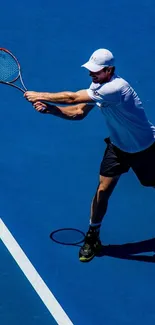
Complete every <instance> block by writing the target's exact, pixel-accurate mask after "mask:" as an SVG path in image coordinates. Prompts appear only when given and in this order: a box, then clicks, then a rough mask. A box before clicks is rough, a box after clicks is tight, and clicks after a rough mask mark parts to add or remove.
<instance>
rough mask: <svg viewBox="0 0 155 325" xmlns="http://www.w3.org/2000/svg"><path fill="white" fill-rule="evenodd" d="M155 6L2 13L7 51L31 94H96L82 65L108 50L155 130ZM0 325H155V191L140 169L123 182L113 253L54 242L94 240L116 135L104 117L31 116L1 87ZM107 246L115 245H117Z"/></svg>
mask: <svg viewBox="0 0 155 325" xmlns="http://www.w3.org/2000/svg"><path fill="white" fill-rule="evenodd" d="M154 34H155V4H154V1H153V0H147V1H145V0H142V1H140V0H130V1H128V0H118V1H100V0H99V1H98V2H94V1H92V0H90V1H88V0H85V1H81V2H80V1H76V0H75V1H70V0H66V1H65V2H63V1H59V0H58V1H56V2H52V1H48V0H47V1H43V0H39V1H36V0H32V1H30V0H28V1H27V2H25V3H23V2H21V1H19V0H16V1H15V2H14V1H10V2H9V3H8V2H3V3H1V12H0V42H1V46H0V47H5V48H8V49H9V50H10V51H12V52H13V53H14V54H15V55H16V56H17V57H18V59H19V61H20V64H21V67H22V74H23V79H24V82H25V85H26V87H27V88H28V89H29V90H36V91H48V92H50V91H51V92H55V91H63V90H72V91H76V90H78V89H83V88H88V87H89V84H90V82H91V80H90V77H89V75H88V73H87V71H85V69H82V68H81V67H80V66H81V65H82V64H83V63H85V62H86V61H87V60H88V58H89V56H90V55H91V53H92V52H93V51H95V50H96V49H98V48H101V47H104V48H108V49H110V50H111V51H112V52H113V53H114V55H115V57H116V62H117V65H116V66H117V73H118V74H119V75H121V76H122V77H124V78H125V79H127V80H128V81H129V82H130V83H131V84H132V86H133V87H134V88H135V90H136V91H137V93H138V94H139V96H140V98H141V99H142V101H143V104H144V107H145V110H146V113H147V115H148V117H149V119H150V120H151V121H152V122H153V123H155V64H154V60H155V42H154ZM0 98H1V102H0V112H1V114H0V116H1V118H0V148H1V154H0V216H1V223H0V234H1V239H2V240H1V242H0V256H1V263H0V287H1V290H0V291H1V295H0V324H1V325H10V323H12V324H16V325H21V323H22V324H23V325H34V324H37V325H40V324H47V325H48V324H52V325H54V324H59V325H60V324H61V325H71V324H74V325H137V324H141V325H146V324H147V325H154V324H155V305H154V301H155V281H154V274H155V264H154V262H155V258H154V256H153V255H154V254H155V252H154V251H155V191H154V190H153V189H151V188H144V187H142V186H141V185H140V184H139V182H138V180H137V178H136V176H135V175H134V174H133V172H132V171H129V173H128V174H125V175H124V176H122V178H121V179H120V181H119V183H118V185H117V187H116V189H115V191H114V193H113V195H112V197H111V199H110V201H109V209H108V212H107V215H106V217H105V220H104V222H103V225H102V230H101V239H102V241H103V245H105V246H106V250H105V254H104V255H103V256H101V257H96V258H95V259H94V260H93V261H91V262H90V263H87V264H83V263H80V262H79V260H78V250H79V247H74V246H63V245H59V244H56V243H54V242H53V241H52V240H51V239H50V237H49V235H50V233H51V232H52V231H53V230H55V229H59V228H63V227H74V228H77V229H79V230H81V231H84V232H85V231H87V227H88V223H89V214H90V204H91V200H92V197H93V195H94V193H95V190H96V186H97V184H98V172H99V166H100V161H101V159H102V155H103V152H104V149H105V143H104V141H103V140H104V138H105V137H106V136H108V130H107V127H106V125H105V121H104V117H103V116H102V114H101V112H100V111H99V110H98V109H97V108H95V109H94V110H93V111H92V112H91V113H90V114H89V115H88V117H87V118H86V119H84V120H82V121H73V122H71V121H66V120H62V119H59V118H56V117H54V116H49V115H43V114H39V113H37V112H36V111H34V109H33V107H32V105H31V104H30V103H28V102H27V101H26V100H25V99H24V98H23V95H22V93H20V92H19V91H18V90H15V89H13V88H12V87H8V86H5V85H0ZM109 245H110V246H109Z"/></svg>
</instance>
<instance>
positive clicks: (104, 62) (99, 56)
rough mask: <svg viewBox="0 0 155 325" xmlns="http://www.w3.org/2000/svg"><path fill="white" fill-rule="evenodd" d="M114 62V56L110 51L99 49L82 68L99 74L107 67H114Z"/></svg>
mask: <svg viewBox="0 0 155 325" xmlns="http://www.w3.org/2000/svg"><path fill="white" fill-rule="evenodd" d="M114 62H115V59H114V56H113V54H112V53H111V52H110V51H109V50H106V49H98V50H96V51H95V52H94V53H93V54H92V55H91V57H90V59H89V61H88V62H86V63H85V64H83V65H82V67H84V68H86V69H88V70H89V71H92V72H98V71H100V70H102V69H103V68H105V67H109V66H114Z"/></svg>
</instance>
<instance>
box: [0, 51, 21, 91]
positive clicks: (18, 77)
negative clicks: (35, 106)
mask: <svg viewBox="0 0 155 325" xmlns="http://www.w3.org/2000/svg"><path fill="white" fill-rule="evenodd" d="M0 51H3V52H6V53H8V54H9V55H11V56H12V58H13V59H14V60H15V61H16V63H17V66H18V69H19V73H18V76H17V77H16V78H14V79H13V80H12V81H1V80H0V83H1V84H4V85H8V86H12V87H15V88H17V89H19V90H20V91H22V92H23V93H25V91H27V89H26V87H25V85H24V81H23V78H22V75H21V67H20V64H19V62H18V60H17V58H16V57H15V56H14V55H13V54H12V53H11V52H10V51H9V50H7V49H5V48H3V47H0ZM18 79H20V82H21V84H22V86H23V88H21V87H19V86H17V85H15V84H14V82H15V81H17V80H18Z"/></svg>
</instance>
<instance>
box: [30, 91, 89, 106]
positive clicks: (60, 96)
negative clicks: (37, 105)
mask: <svg viewBox="0 0 155 325" xmlns="http://www.w3.org/2000/svg"><path fill="white" fill-rule="evenodd" d="M24 97H25V98H26V99H27V100H28V101H30V102H32V103H34V102H37V101H45V102H51V103H57V104H64V105H65V104H79V103H92V102H94V101H93V100H92V99H91V98H90V96H89V95H88V92H87V90H86V89H83V90H79V91H77V92H72V91H63V92H57V93H47V92H35V91H26V92H25V94H24Z"/></svg>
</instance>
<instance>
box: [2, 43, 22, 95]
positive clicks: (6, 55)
mask: <svg viewBox="0 0 155 325" xmlns="http://www.w3.org/2000/svg"><path fill="white" fill-rule="evenodd" d="M0 83H1V84H5V85H9V86H12V87H15V88H17V89H19V90H20V91H21V92H23V93H25V91H27V89H26V87H25V85H24V82H23V78H22V75H21V68H20V64H19V62H18V60H17V58H16V57H15V56H14V55H13V54H12V53H11V52H10V51H9V50H7V49H5V48H0Z"/></svg>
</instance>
